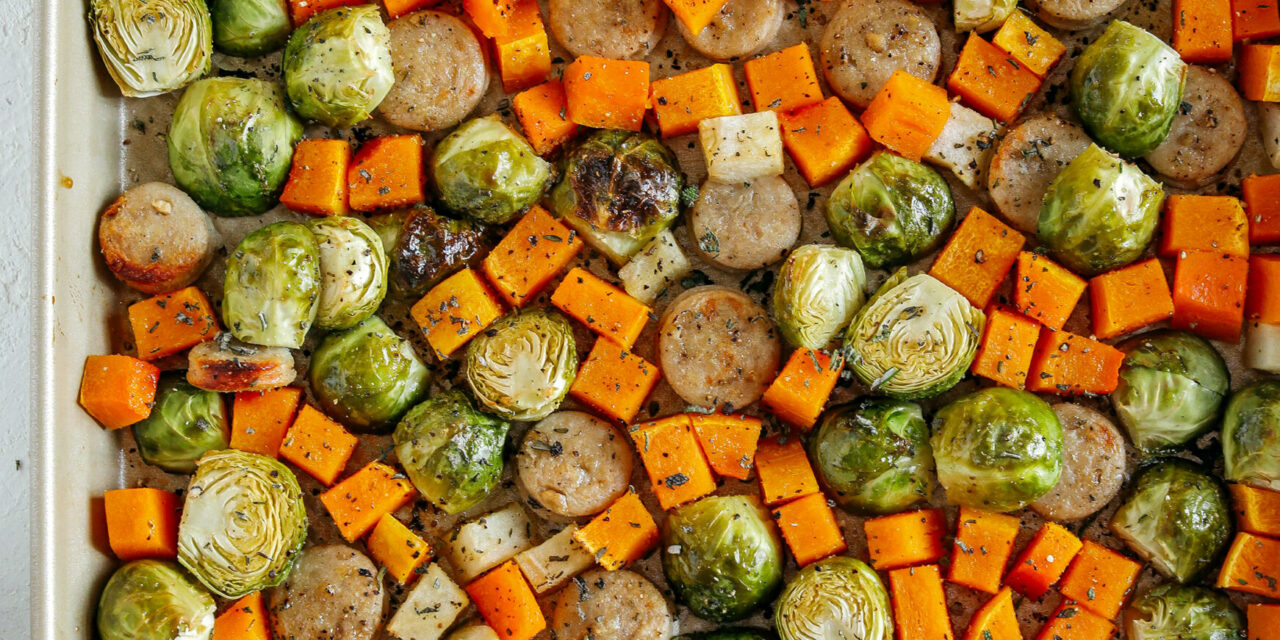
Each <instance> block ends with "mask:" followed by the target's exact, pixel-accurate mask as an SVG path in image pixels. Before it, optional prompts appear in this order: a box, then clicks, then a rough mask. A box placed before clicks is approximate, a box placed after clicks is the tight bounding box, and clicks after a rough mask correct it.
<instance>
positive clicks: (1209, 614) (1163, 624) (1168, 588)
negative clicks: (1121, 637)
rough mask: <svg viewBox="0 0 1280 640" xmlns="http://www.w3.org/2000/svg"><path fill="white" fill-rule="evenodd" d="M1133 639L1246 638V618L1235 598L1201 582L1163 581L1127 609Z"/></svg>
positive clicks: (1127, 629)
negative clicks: (1189, 583) (1194, 583)
mask: <svg viewBox="0 0 1280 640" xmlns="http://www.w3.org/2000/svg"><path fill="white" fill-rule="evenodd" d="M1124 618H1125V636H1126V637H1127V638H1129V640H1244V638H1245V631H1244V626H1245V621H1244V616H1243V615H1241V614H1240V610H1239V609H1237V608H1236V606H1235V605H1234V604H1232V603H1231V599H1230V598H1228V597H1227V596H1225V595H1223V594H1222V593H1220V592H1218V591H1214V590H1213V589H1210V588H1209V587H1202V586H1200V585H1182V584H1172V583H1168V584H1162V585H1160V586H1158V587H1155V588H1153V589H1151V590H1150V591H1147V592H1146V593H1144V594H1142V595H1141V596H1139V597H1138V598H1137V599H1135V600H1134V601H1133V602H1132V603H1131V604H1130V605H1129V609H1128V610H1127V611H1125V614H1124Z"/></svg>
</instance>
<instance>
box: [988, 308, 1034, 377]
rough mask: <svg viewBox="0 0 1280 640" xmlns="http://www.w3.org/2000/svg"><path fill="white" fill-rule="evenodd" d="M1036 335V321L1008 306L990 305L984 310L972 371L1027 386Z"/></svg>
mask: <svg viewBox="0 0 1280 640" xmlns="http://www.w3.org/2000/svg"><path fill="white" fill-rule="evenodd" d="M1039 338H1040V323H1039V322H1036V321H1035V320H1032V319H1031V318H1028V317H1026V316H1024V315H1022V314H1020V313H1018V312H1016V311H1014V310H1012V309H1009V308H1007V307H1003V306H1000V305H995V306H993V307H991V308H990V309H988V310H987V324H986V326H985V327H984V328H983V333H982V343H981V344H979V345H978V353H977V355H976V356H974V358H973V367H972V371H973V373H974V374H975V375H979V376H982V377H984V378H987V379H989V380H994V381H995V382H998V383H1000V384H1002V385H1004V386H1006V387H1012V388H1014V389H1023V388H1026V385H1027V372H1028V371H1030V370H1031V358H1032V357H1033V356H1034V355H1035V350H1036V341H1037V340H1038V339H1039Z"/></svg>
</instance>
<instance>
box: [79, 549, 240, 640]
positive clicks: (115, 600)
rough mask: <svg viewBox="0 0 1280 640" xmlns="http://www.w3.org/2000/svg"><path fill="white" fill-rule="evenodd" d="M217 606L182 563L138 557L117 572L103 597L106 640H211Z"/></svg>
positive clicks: (100, 619) (101, 611)
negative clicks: (183, 569) (187, 573)
mask: <svg viewBox="0 0 1280 640" xmlns="http://www.w3.org/2000/svg"><path fill="white" fill-rule="evenodd" d="M216 611H217V606H216V605H215V604H214V602H213V598H212V597H210V596H209V593H208V592H207V591H205V590H204V589H203V588H202V587H201V586H200V585H198V584H195V583H194V582H192V581H191V579H190V578H188V577H187V576H186V574H184V573H183V572H182V569H180V568H179V567H178V565H176V564H173V563H172V562H163V561H160V560H135V561H133V562H130V563H128V564H126V565H124V566H122V567H120V568H119V569H116V572H115V573H113V574H111V578H110V579H109V580H107V585H106V586H105V587H103V588H102V595H101V596H100V597H99V598H98V635H99V636H102V640H175V639H181V640H208V638H211V637H213V614H214V612H216Z"/></svg>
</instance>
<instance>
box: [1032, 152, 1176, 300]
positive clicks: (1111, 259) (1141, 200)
mask: <svg viewBox="0 0 1280 640" xmlns="http://www.w3.org/2000/svg"><path fill="white" fill-rule="evenodd" d="M1163 201H1164V189H1163V188H1161V187H1160V183H1158V182H1156V181H1155V180H1152V179H1151V178H1149V177H1147V175H1146V174H1145V173H1143V172H1142V170H1141V169H1139V168H1138V167H1136V166H1135V165H1132V164H1129V163H1127V162H1125V161H1124V160H1121V159H1120V158H1117V157H1115V156H1113V155H1111V154H1109V153H1107V152H1106V151H1103V150H1102V147H1099V146H1098V145H1096V144H1094V145H1089V148H1088V149H1085V150H1084V153H1081V154H1080V155H1078V156H1076V157H1075V159H1074V160H1072V161H1071V162H1070V163H1069V164H1068V165H1067V166H1066V168H1064V169H1063V170H1062V172H1061V173H1059V174H1058V177H1056V178H1054V179H1053V182H1051V183H1050V184H1049V190H1048V191H1047V192H1046V193H1045V194H1044V202H1043V204H1041V205H1040V221H1039V226H1038V228H1037V230H1036V234H1037V235H1038V236H1039V238H1040V241H1041V242H1043V243H1044V244H1045V246H1046V247H1048V248H1049V251H1050V252H1051V253H1052V254H1053V257H1055V258H1057V259H1058V260H1059V261H1060V262H1062V263H1063V264H1064V265H1066V266H1067V267H1070V268H1071V269H1072V270H1073V271H1076V272H1078V273H1081V274H1084V275H1086V276H1093V275H1097V274H1099V273H1102V272H1103V271H1108V270H1110V269H1114V268H1116V267H1120V266H1124V265H1126V264H1129V263H1130V262H1133V261H1134V260H1137V259H1138V258H1139V257H1140V256H1141V255H1142V252H1143V251H1144V250H1145V249H1146V248H1147V245H1148V244H1150V243H1151V236H1152V235H1153V234H1154V233H1155V230H1156V222H1157V221H1159V219H1160V203H1161V202H1163Z"/></svg>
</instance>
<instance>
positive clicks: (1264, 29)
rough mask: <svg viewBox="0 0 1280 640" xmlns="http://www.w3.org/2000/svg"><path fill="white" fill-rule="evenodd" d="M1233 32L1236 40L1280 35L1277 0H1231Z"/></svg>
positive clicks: (1233, 37) (1261, 38) (1279, 14)
mask: <svg viewBox="0 0 1280 640" xmlns="http://www.w3.org/2000/svg"><path fill="white" fill-rule="evenodd" d="M1231 34H1232V39H1233V40H1235V41H1236V42H1240V41H1241V40H1265V39H1267V38H1270V37H1272V36H1280V12H1278V11H1277V10H1276V3H1275V0H1231Z"/></svg>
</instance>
